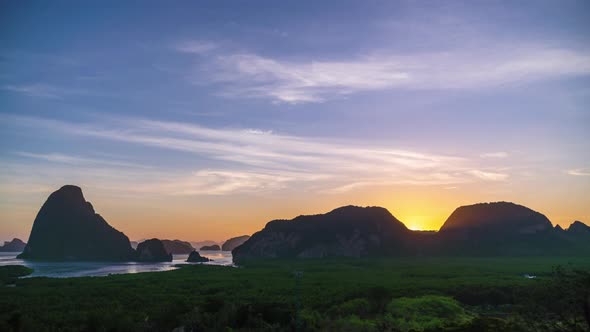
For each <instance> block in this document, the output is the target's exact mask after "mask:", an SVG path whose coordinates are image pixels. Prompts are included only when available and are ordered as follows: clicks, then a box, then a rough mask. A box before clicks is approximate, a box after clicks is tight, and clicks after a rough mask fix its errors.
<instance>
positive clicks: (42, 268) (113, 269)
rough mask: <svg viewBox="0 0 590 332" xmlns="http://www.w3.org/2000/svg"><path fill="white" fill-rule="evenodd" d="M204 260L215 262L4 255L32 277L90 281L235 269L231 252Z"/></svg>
mask: <svg viewBox="0 0 590 332" xmlns="http://www.w3.org/2000/svg"><path fill="white" fill-rule="evenodd" d="M199 253H200V254H201V256H204V257H207V258H209V259H212V260H213V261H211V262H207V263H187V262H186V259H187V258H188V255H174V259H173V261H172V262H161V263H139V262H36V261H26V260H22V259H18V258H16V256H17V254H18V253H15V252H0V266H1V265H24V266H27V267H30V268H32V269H33V270H34V272H33V274H31V275H30V277H54V278H67V277H90V276H106V275H109V274H124V273H139V272H158V271H168V270H174V269H177V267H175V266H174V265H176V264H205V265H224V266H233V264H232V255H231V252H229V251H199Z"/></svg>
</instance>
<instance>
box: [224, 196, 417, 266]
mask: <svg viewBox="0 0 590 332" xmlns="http://www.w3.org/2000/svg"><path fill="white" fill-rule="evenodd" d="M409 233H410V230H408V229H407V228H406V226H405V225H404V224H402V223H401V222H400V221H399V220H397V219H396V218H395V217H394V216H393V215H391V213H389V211H387V210H386V209H384V208H381V207H364V208H363V207H357V206H345V207H341V208H338V209H335V210H333V211H331V212H328V213H326V214H319V215H311V216H299V217H296V218H295V219H292V220H273V221H271V222H269V223H267V224H266V226H265V227H264V229H263V230H261V231H259V232H257V233H255V234H254V235H252V237H251V238H250V239H248V241H246V242H245V243H244V244H242V245H241V246H239V247H237V248H236V249H234V250H233V251H232V254H233V257H234V261H236V262H238V261H240V260H243V259H248V258H256V257H269V258H278V257H285V258H294V257H297V258H307V257H330V256H347V257H361V256H369V255H383V254H397V253H400V252H403V251H405V250H406V249H405V247H406V245H407V244H406V240H407V238H408V234H409Z"/></svg>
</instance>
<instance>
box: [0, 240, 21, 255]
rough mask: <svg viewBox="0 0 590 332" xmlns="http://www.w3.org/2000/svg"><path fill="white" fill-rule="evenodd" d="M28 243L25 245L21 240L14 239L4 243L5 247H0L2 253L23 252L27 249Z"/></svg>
mask: <svg viewBox="0 0 590 332" xmlns="http://www.w3.org/2000/svg"><path fill="white" fill-rule="evenodd" d="M26 245H27V244H26V243H24V242H23V241H22V240H21V239H17V238H14V239H12V240H11V241H4V245H3V246H0V251H4V252H22V251H23V250H24V249H25V247H26Z"/></svg>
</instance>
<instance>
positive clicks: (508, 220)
mask: <svg viewBox="0 0 590 332" xmlns="http://www.w3.org/2000/svg"><path fill="white" fill-rule="evenodd" d="M551 228H553V225H551V222H550V221H549V219H547V217H545V216H544V215H543V214H541V213H539V212H536V211H533V210H531V209H529V208H527V207H525V206H522V205H518V204H514V203H509V202H494V203H479V204H474V205H467V206H461V207H459V208H457V209H456V210H455V211H453V213H452V214H451V215H450V216H449V218H448V219H447V220H446V221H445V223H444V224H443V226H442V227H441V228H440V232H441V233H443V232H453V231H460V232H469V233H479V232H484V233H487V234H489V233H494V234H496V233H500V234H505V233H518V234H531V233H536V232H540V231H545V230H548V229H551Z"/></svg>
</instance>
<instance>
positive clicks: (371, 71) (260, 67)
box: [179, 44, 590, 104]
mask: <svg viewBox="0 0 590 332" xmlns="http://www.w3.org/2000/svg"><path fill="white" fill-rule="evenodd" d="M205 45H206V44H205ZM203 49H207V47H206V46H201V44H196V45H195V47H194V50H195V52H190V50H191V47H189V46H186V47H184V48H182V49H179V51H182V52H189V53H199V54H200V53H202V50H203ZM204 74H205V76H204ZM588 74H590V53H589V52H587V51H574V50H568V49H559V48H546V47H528V48H523V47H507V48H506V49H502V50H496V51H494V52H489V51H483V50H473V51H469V50H463V51H450V52H439V53H424V54H412V55H399V54H389V55H387V54H385V55H383V54H380V55H370V56H362V57H356V58H352V59H345V60H318V59H311V60H307V61H306V60H289V59H277V58H269V57H263V56H260V55H256V54H248V53H242V54H226V55H217V56H215V57H213V58H211V59H209V61H205V62H204V63H201V67H200V70H198V72H197V74H196V75H195V77H193V78H192V81H193V82H194V83H198V84H203V83H204V80H206V81H209V82H210V81H212V82H215V83H221V84H223V91H222V92H221V94H222V95H226V96H231V97H247V98H251V97H255V98H268V99H271V100H273V101H275V102H284V103H293V104H296V103H309V102H322V101H325V100H328V99H333V98H338V97H339V96H344V95H350V94H354V93H359V92H363V91H378V90H388V89H477V88H488V87H494V86H499V85H504V84H520V83H523V82H529V81H535V80H542V79H552V78H560V77H569V76H572V75H588ZM205 83H206V82H205Z"/></svg>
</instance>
